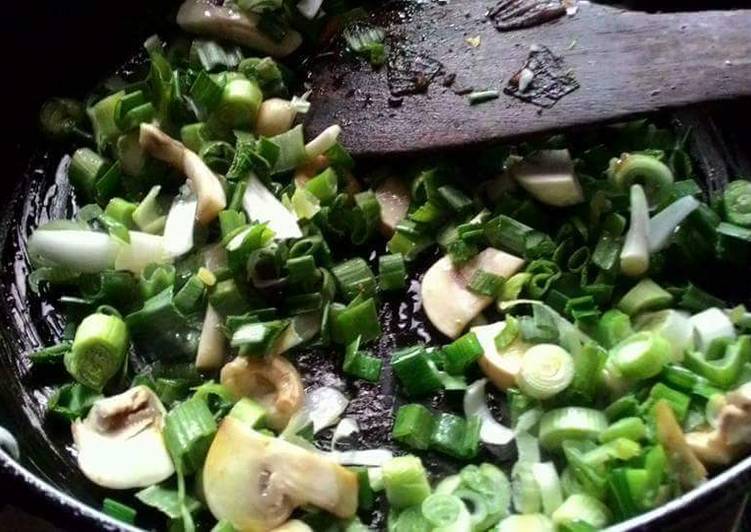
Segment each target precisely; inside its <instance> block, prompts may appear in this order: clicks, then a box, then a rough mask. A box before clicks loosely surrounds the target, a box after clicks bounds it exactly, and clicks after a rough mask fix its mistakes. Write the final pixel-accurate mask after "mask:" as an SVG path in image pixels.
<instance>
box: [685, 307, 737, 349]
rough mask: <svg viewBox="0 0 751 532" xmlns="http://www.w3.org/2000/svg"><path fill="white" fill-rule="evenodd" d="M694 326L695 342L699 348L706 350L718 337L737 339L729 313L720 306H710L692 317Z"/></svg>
mask: <svg viewBox="0 0 751 532" xmlns="http://www.w3.org/2000/svg"><path fill="white" fill-rule="evenodd" d="M690 321H691V325H693V326H694V344H695V346H696V348H697V349H699V350H700V351H702V352H706V350H707V349H708V348H709V346H710V345H711V344H712V340H716V339H717V338H730V339H731V340H735V336H736V335H735V327H734V326H733V322H732V321H730V318H728V316H727V314H725V313H724V312H723V311H722V310H720V309H718V308H709V309H707V310H705V311H703V312H700V313H698V314H694V315H693V316H691V318H690Z"/></svg>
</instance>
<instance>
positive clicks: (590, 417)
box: [539, 406, 608, 450]
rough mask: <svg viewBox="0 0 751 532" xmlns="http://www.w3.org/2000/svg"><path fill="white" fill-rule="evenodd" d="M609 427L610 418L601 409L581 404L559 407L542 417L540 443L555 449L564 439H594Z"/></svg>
mask: <svg viewBox="0 0 751 532" xmlns="http://www.w3.org/2000/svg"><path fill="white" fill-rule="evenodd" d="M607 428H608V420H607V418H606V417H605V414H603V413H602V412H600V411H599V410H594V409H592V408H584V407H579V406H569V407H563V408H557V409H555V410H549V411H548V412H545V413H544V414H543V415H542V418H540V432H539V435H540V444H541V445H542V446H543V447H544V448H546V449H548V450H555V449H559V448H560V446H561V444H562V443H563V440H581V439H589V440H594V439H596V438H598V437H599V435H600V433H601V432H602V431H604V430H605V429H607Z"/></svg>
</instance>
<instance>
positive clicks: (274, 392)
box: [220, 355, 305, 431]
mask: <svg viewBox="0 0 751 532" xmlns="http://www.w3.org/2000/svg"><path fill="white" fill-rule="evenodd" d="M220 379H221V382H222V384H223V385H224V386H225V387H226V388H227V389H228V390H229V391H230V392H232V393H233V394H234V395H235V397H238V398H240V397H250V398H252V399H255V400H256V401H258V402H259V403H261V404H262V405H263V406H264V407H265V408H266V412H267V416H268V420H269V425H270V426H271V428H273V429H274V430H276V431H282V430H284V427H286V426H287V423H288V422H289V420H290V418H291V417H292V415H293V414H294V413H295V412H297V411H298V410H299V409H300V408H301V407H302V404H303V401H304V400H305V390H304V388H303V385H302V380H301V379H300V374H299V373H298V372H297V370H296V369H295V367H294V366H293V365H292V364H290V363H289V362H288V361H287V359H285V358H284V357H281V356H277V355H275V356H271V357H268V358H250V357H237V358H236V359H235V360H233V361H232V362H230V363H229V364H227V365H225V366H224V368H222V372H221V377H220Z"/></svg>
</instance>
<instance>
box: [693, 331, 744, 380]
mask: <svg viewBox="0 0 751 532" xmlns="http://www.w3.org/2000/svg"><path fill="white" fill-rule="evenodd" d="M710 351H711V350H710ZM750 360H751V337H749V336H741V337H740V338H739V339H738V340H737V341H736V342H735V343H733V344H731V345H729V346H727V348H726V349H725V353H724V354H723V355H722V356H721V357H719V358H714V359H711V360H710V359H709V356H708V355H704V354H703V353H699V352H688V353H687V354H686V366H687V367H688V368H689V369H691V370H693V371H695V372H696V373H698V374H699V375H701V376H702V377H704V378H706V379H707V380H709V381H710V382H711V383H712V384H714V385H716V386H718V387H720V388H723V389H728V388H730V387H732V386H733V385H734V384H735V383H736V382H737V381H738V378H739V377H740V374H741V371H742V369H743V365H744V364H746V363H747V362H749V361H750Z"/></svg>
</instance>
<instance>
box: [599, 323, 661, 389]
mask: <svg viewBox="0 0 751 532" xmlns="http://www.w3.org/2000/svg"><path fill="white" fill-rule="evenodd" d="M671 353H672V349H671V346H670V342H668V341H667V340H666V339H665V338H663V337H662V336H660V335H658V334H655V333H651V332H646V331H645V332H639V333H636V334H633V335H631V336H629V337H628V338H626V339H625V340H623V341H622V342H620V343H619V344H618V345H616V346H615V347H613V349H612V350H611V351H610V358H609V361H612V363H613V365H614V366H615V367H616V369H617V370H618V371H619V373H620V374H621V375H623V376H624V377H625V378H626V379H634V380H643V379H649V378H651V377H654V376H655V375H657V374H658V373H660V372H661V371H662V368H664V367H665V364H667V363H668V362H669V361H670V359H671Z"/></svg>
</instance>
